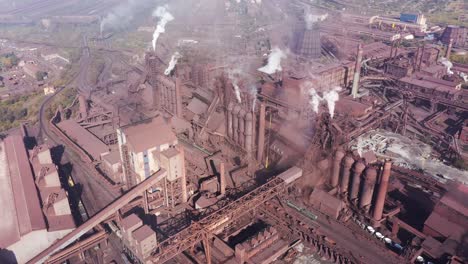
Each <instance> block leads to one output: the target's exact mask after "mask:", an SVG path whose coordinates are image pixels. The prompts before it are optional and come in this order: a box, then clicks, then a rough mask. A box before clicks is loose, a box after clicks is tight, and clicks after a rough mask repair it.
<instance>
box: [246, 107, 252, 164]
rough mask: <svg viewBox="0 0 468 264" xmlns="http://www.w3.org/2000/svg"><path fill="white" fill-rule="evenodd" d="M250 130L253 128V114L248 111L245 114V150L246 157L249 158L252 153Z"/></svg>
mask: <svg viewBox="0 0 468 264" xmlns="http://www.w3.org/2000/svg"><path fill="white" fill-rule="evenodd" d="M252 130H253V114H252V113H250V112H249V113H248V114H247V115H246V116H245V132H244V133H245V150H246V151H247V157H248V158H250V156H251V155H252Z"/></svg>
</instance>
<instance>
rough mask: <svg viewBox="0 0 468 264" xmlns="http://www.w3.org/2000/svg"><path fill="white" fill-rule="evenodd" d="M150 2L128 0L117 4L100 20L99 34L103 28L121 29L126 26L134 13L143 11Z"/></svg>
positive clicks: (133, 16) (147, 0) (146, 0)
mask: <svg viewBox="0 0 468 264" xmlns="http://www.w3.org/2000/svg"><path fill="white" fill-rule="evenodd" d="M151 2H152V1H149V0H128V1H125V2H124V3H121V4H119V5H117V6H116V7H115V8H114V9H112V10H111V11H110V12H109V13H108V14H107V15H106V16H105V17H104V18H103V19H102V20H101V24H100V32H101V34H102V33H103V32H104V30H121V29H124V28H126V27H128V26H129V25H130V23H131V22H132V21H133V19H134V18H135V15H136V14H137V13H139V12H142V11H145V10H146V9H147V8H148V6H149V5H150V4H151Z"/></svg>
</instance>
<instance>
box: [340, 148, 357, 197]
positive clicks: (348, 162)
mask: <svg viewBox="0 0 468 264" xmlns="http://www.w3.org/2000/svg"><path fill="white" fill-rule="evenodd" d="M353 163H354V159H353V157H351V155H347V156H346V157H345V159H344V163H343V172H342V176H341V185H340V192H341V193H346V192H348V185H349V174H350V173H351V167H352V166H353Z"/></svg>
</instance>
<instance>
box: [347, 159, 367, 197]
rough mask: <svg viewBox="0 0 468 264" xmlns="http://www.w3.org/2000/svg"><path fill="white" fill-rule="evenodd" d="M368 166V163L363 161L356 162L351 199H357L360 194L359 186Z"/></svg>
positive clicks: (350, 193)
mask: <svg viewBox="0 0 468 264" xmlns="http://www.w3.org/2000/svg"><path fill="white" fill-rule="evenodd" d="M365 168H366V165H364V163H362V162H361V161H359V162H356V164H355V165H354V168H353V179H352V183H351V190H350V191H349V200H350V201H354V200H357V198H358V194H359V186H360V184H361V174H362V172H363V171H364V169H365Z"/></svg>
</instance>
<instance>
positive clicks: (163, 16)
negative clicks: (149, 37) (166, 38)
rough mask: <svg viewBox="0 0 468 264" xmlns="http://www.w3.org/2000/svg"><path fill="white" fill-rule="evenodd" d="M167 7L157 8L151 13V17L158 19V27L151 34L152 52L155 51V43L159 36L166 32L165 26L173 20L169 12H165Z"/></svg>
mask: <svg viewBox="0 0 468 264" xmlns="http://www.w3.org/2000/svg"><path fill="white" fill-rule="evenodd" d="M167 9H168V6H167V5H166V6H159V7H158V8H156V10H154V11H153V17H157V18H159V22H158V25H157V26H156V29H155V30H154V33H153V41H152V45H153V51H156V43H157V42H158V38H159V35H161V33H164V32H166V24H167V23H168V22H170V21H172V20H174V16H172V14H171V13H169V11H167Z"/></svg>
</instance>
